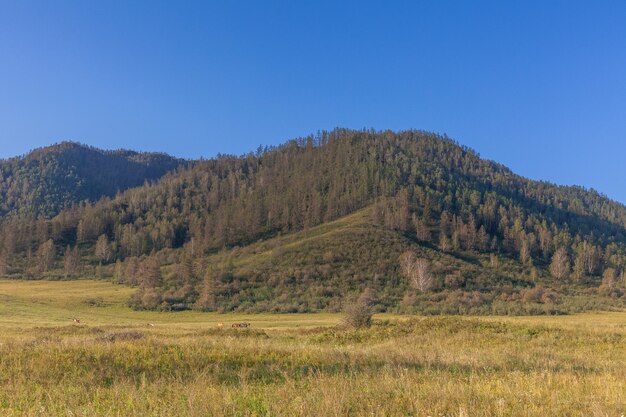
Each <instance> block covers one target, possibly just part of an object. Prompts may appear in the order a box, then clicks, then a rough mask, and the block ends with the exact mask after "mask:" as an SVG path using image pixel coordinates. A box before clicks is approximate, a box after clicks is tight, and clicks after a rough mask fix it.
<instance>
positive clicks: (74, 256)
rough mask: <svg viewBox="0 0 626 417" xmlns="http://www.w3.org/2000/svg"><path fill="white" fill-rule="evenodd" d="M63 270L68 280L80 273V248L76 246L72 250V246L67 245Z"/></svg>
mask: <svg viewBox="0 0 626 417" xmlns="http://www.w3.org/2000/svg"><path fill="white" fill-rule="evenodd" d="M63 270H64V272H65V277H66V278H67V277H70V276H75V275H78V274H79V273H80V255H79V253H78V246H74V248H73V249H72V248H70V245H67V249H65V255H64V257H63Z"/></svg>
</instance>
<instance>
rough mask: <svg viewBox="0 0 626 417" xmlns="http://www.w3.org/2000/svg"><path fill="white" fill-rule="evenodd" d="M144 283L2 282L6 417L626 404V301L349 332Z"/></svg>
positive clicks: (464, 412) (409, 319) (328, 321)
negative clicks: (207, 306) (159, 298)
mask: <svg viewBox="0 0 626 417" xmlns="http://www.w3.org/2000/svg"><path fill="white" fill-rule="evenodd" d="M132 291H133V289H131V288H128V287H125V286H121V285H114V284H111V283H109V282H105V281H90V280H79V281H61V282H54V281H8V280H3V281H0V416H224V415H226V416H353V415H354V416H361V415H363V416H433V417H434V416H459V417H460V416H467V417H470V416H617V417H619V416H622V415H624V414H626V313H624V312H613V313H595V314H580V315H568V316H537V317H444V316H438V317H422V316H398V315H390V314H382V315H375V316H374V323H373V325H372V327H371V328H369V329H361V330H346V329H343V328H342V327H341V326H340V324H341V319H342V317H341V315H339V314H324V313H321V314H249V315H237V314H215V313H198V312H180V313H159V312H143V311H133V310H131V309H130V308H129V307H128V306H127V301H128V298H129V296H130V294H131V293H132ZM74 319H77V320H80V323H75V322H74ZM237 322H249V323H251V327H250V328H249V329H233V328H231V325H232V324H233V323H237ZM218 323H223V324H224V328H219V327H218Z"/></svg>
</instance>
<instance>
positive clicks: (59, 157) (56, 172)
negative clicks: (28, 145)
mask: <svg viewBox="0 0 626 417" xmlns="http://www.w3.org/2000/svg"><path fill="white" fill-rule="evenodd" d="M182 164H183V161H182V160H180V159H177V158H174V157H171V156H169V155H166V154H164V153H142V152H135V151H130V150H112V151H106V150H102V149H98V148H95V147H92V146H88V145H84V144H81V143H78V142H69V141H66V142H61V143H57V144H53V145H50V146H46V147H41V148H37V149H34V150H32V151H30V152H29V153H27V154H25V155H21V156H16V157H12V158H7V159H2V160H0V196H1V197H2V199H1V200H0V201H1V203H0V217H2V216H5V215H16V214H19V215H30V216H35V217H37V216H44V217H52V216H54V215H56V214H58V212H60V211H61V210H62V209H64V208H67V207H69V206H70V205H72V204H76V203H79V202H81V201H83V200H89V201H92V202H93V201H97V200H99V199H100V198H102V197H113V196H114V195H115V194H116V193H117V192H118V191H123V190H125V189H128V188H131V187H133V186H138V185H141V184H143V183H144V182H145V181H146V180H155V179H157V178H159V177H161V176H162V175H164V174H165V173H166V172H168V171H170V170H173V169H175V168H177V167H178V166H180V165H182Z"/></svg>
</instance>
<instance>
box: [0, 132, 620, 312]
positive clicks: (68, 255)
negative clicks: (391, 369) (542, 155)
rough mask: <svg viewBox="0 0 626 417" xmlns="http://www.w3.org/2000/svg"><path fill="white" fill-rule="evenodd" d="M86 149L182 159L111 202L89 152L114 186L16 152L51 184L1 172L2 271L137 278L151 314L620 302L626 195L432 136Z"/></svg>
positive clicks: (330, 136) (570, 307)
mask: <svg viewBox="0 0 626 417" xmlns="http://www.w3.org/2000/svg"><path fill="white" fill-rule="evenodd" d="M65 146H67V147H68V148H70V149H73V148H75V147H77V145H74V144H69V145H65ZM96 154H97V155H101V156H98V157H95V156H94V158H95V159H97V160H100V159H98V158H101V157H104V156H106V157H110V158H113V157H116V158H117V159H115V160H116V161H119V160H120V159H123V160H127V161H133V162H136V163H137V164H139V165H141V164H142V162H143V163H144V165H143V166H145V167H150V166H153V163H155V164H156V165H158V166H159V168H161V169H162V170H165V168H168V169H171V168H174V167H177V166H178V167H179V168H178V169H176V170H175V171H172V172H170V173H168V174H166V175H165V176H163V177H161V178H160V179H159V180H157V181H152V182H147V183H146V184H144V185H143V186H141V187H137V188H131V189H128V190H126V191H123V192H121V193H119V194H117V195H115V197H112V198H109V197H111V196H112V195H113V194H114V192H115V191H116V190H122V189H124V188H127V187H123V186H121V185H120V183H119V182H118V183H114V182H113V181H110V180H109V177H108V175H109V174H107V173H105V172H104V171H106V170H109V171H111V170H112V169H111V168H110V167H108V168H107V167H104V165H95V163H94V162H93V161H90V162H89V163H88V164H87V165H86V166H87V168H86V171H85V172H80V173H78V177H80V178H90V179H91V180H92V183H93V184H95V183H98V184H104V183H107V185H108V186H109V187H110V188H108V189H106V188H97V186H92V185H89V184H91V183H87V182H86V181H84V182H83V181H78V182H76V180H75V178H77V177H76V176H70V177H69V178H67V181H64V180H63V179H62V178H59V177H54V174H49V173H48V171H44V170H43V167H44V166H48V165H46V164H41V163H40V164H28V163H27V162H28V161H27V160H26V159H24V158H22V159H15V160H10V161H8V162H7V163H6V164H7V166H13V168H11V169H13V170H15V172H24V171H25V170H27V171H26V172H36V174H33V175H34V176H35V177H36V178H40V182H39V186H40V187H41V189H43V190H45V192H44V191H41V190H39V189H38V188H32V187H31V188H28V187H26V188H28V190H29V191H27V192H25V191H24V190H25V186H24V185H21V189H22V192H21V193H20V192H14V193H13V194H12V193H9V192H8V191H5V190H17V189H19V188H20V186H19V185H15V184H16V180H11V178H12V177H16V175H15V174H11V172H12V171H10V169H9V168H6V167H5V168H1V169H2V170H3V171H2V172H3V174H2V179H3V183H2V184H7V185H2V187H3V188H1V189H2V190H3V191H2V193H3V194H2V195H3V196H4V195H18V196H19V198H17V199H16V198H13V199H10V200H7V199H6V198H4V199H3V200H2V205H3V210H5V211H6V212H14V213H17V214H27V215H22V216H19V215H16V216H10V217H9V218H5V220H4V221H3V222H2V225H1V228H0V248H1V249H0V274H4V275H6V276H9V277H16V278H18V277H19V278H31V279H32V278H41V277H47V278H52V279H55V278H56V279H61V278H65V279H67V278H73V277H81V276H94V275H95V276H98V277H102V278H108V279H113V280H115V281H116V282H120V283H125V284H129V285H133V286H136V287H137V292H136V294H135V296H134V297H133V299H132V300H131V301H130V303H131V304H132V305H133V306H134V307H135V308H138V309H161V310H180V309H188V308H195V309H200V310H205V311H231V310H238V311H280V312H287V311H318V310H338V309H340V308H341V305H342V303H343V302H344V300H347V299H350V297H354V296H356V295H357V294H360V293H361V292H362V291H363V290H364V289H366V288H367V291H368V294H371V297H372V299H373V301H372V302H373V303H374V304H375V305H376V306H377V308H378V309H379V310H381V311H383V310H387V311H389V310H390V311H420V312H427V313H509V314H511V313H514V314H516V313H558V312H565V311H575V310H580V309H590V308H614V307H623V306H624V304H625V301H626V297H624V294H625V290H624V286H625V284H626V272H625V271H626V207H624V206H623V205H621V204H619V203H616V202H614V201H611V200H610V199H608V198H606V197H605V196H603V195H601V194H599V193H597V192H595V191H593V190H586V189H583V188H580V187H558V186H555V185H552V184H549V183H546V182H537V181H530V180H527V179H525V178H522V177H520V176H518V175H515V174H514V173H512V172H511V171H510V170H508V169H507V168H505V167H504V166H502V165H499V164H497V163H494V162H491V161H486V160H483V159H481V158H480V156H479V155H478V154H477V153H476V152H474V151H472V150H471V149H468V148H466V147H463V146H461V145H459V144H458V143H456V142H454V141H452V140H450V139H448V138H446V137H441V136H439V135H436V134H431V133H427V132H422V131H404V132H398V133H394V132H391V131H384V132H376V131H353V130H345V129H337V130H334V131H332V132H320V133H318V134H317V135H312V136H309V137H306V138H300V139H297V140H292V141H289V142H287V143H285V144H284V145H281V146H278V147H273V148H268V147H266V148H262V147H260V148H259V149H257V151H256V152H254V153H250V154H247V155H243V156H239V157H236V156H227V155H226V156H223V155H221V156H218V157H217V158H214V159H211V160H206V161H194V162H189V163H187V164H185V165H184V166H183V165H181V164H180V162H177V161H176V160H173V159H167V158H166V157H165V156H162V155H161V156H158V158H157V157H156V156H154V155H150V156H146V155H145V154H131V153H102V152H96ZM154 158H156V159H157V160H158V161H159V162H160V163H156V162H155V159H154ZM40 159H42V158H40ZM147 160H149V161H151V162H150V163H146V161H147ZM117 163H119V162H117ZM103 164H104V163H103ZM168 164H169V165H168ZM25 166H27V167H29V168H24V167H25ZM49 166H53V167H54V166H57V165H55V164H50V165H49ZM145 169H146V170H147V169H148V168H145ZM115 170H116V171H118V174H120V169H118V168H115ZM162 170H155V171H154V172H153V173H154V177H159V175H157V174H159V173H162ZM93 171H95V172H93ZM157 171H158V172H157ZM50 172H56V171H55V169H52V171H50ZM122 172H128V171H122ZM133 172H136V171H133ZM142 172H143V174H144V177H146V172H148V171H142ZM7 173H8V174H7ZM131 176H132V175H130V174H129V175H125V177H131ZM50 177H53V178H54V183H55V184H56V185H53V186H51V188H50V189H48V188H47V187H48V186H47V185H46V184H48V183H47V181H49V178H50ZM22 178H25V179H22V180H21V181H28V178H29V175H27V174H23V176H22ZM96 179H97V180H99V181H101V182H98V181H97V180H96ZM50 181H51V180H50ZM120 181H121V180H120ZM142 182H143V179H142ZM129 183H130V182H127V183H125V184H129ZM102 187H104V185H103V186H102ZM113 188H115V190H114V189H113ZM51 190H55V191H54V192H51ZM56 190H58V191H56ZM88 192H90V193H91V194H88ZM96 194H99V195H100V196H104V197H103V198H101V199H99V200H98V201H94V202H87V203H82V204H73V205H72V204H71V203H72V202H76V201H80V200H83V199H85V198H86V199H88V200H92V201H93V200H96V198H95V195H96ZM42 196H45V197H44V201H45V202H43V203H41V202H40V201H39V199H41V198H42ZM46 198H47V199H46ZM24 202H26V203H24ZM35 202H37V203H35ZM22 204H25V205H24V206H22ZM5 207H6V208H5ZM22 207H27V208H25V209H24V210H22ZM61 208H65V209H64V210H61V211H60V212H59V213H58V214H57V215H56V216H54V217H52V218H46V217H45V216H44V217H42V216H39V217H38V218H37V219H36V220H35V219H34V218H33V216H32V215H33V214H35V213H36V214H44V215H46V214H48V215H50V214H53V213H55V211H56V210H59V209H61ZM29 215H30V216H29Z"/></svg>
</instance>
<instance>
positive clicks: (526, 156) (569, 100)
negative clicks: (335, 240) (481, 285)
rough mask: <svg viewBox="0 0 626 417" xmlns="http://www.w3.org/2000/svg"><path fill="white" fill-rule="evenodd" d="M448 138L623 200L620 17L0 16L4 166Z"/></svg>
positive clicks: (304, 6)
mask: <svg viewBox="0 0 626 417" xmlns="http://www.w3.org/2000/svg"><path fill="white" fill-rule="evenodd" d="M337 126H341V127H350V128H363V127H367V128H370V127H373V128H375V129H388V128H389V129H394V130H400V129H407V128H417V129H425V130H431V131H435V132H439V133H446V134H447V135H448V136H450V137H452V138H454V139H456V140H458V141H459V142H461V143H463V144H465V145H468V146H470V147H472V148H474V149H476V150H477V151H478V152H479V153H480V154H481V155H482V156H484V157H486V158H489V159H494V160H497V161H498V162H501V163H503V164H505V165H507V166H509V167H510V168H512V169H513V170H514V171H516V172H517V173H519V174H522V175H524V176H527V177H530V178H534V179H545V180H549V181H552V182H556V183H559V184H579V185H584V186H587V187H593V188H595V189H597V190H599V191H601V192H603V193H605V194H607V195H608V196H610V197H612V198H614V199H617V200H619V201H622V202H626V187H625V186H624V179H625V178H626V175H625V174H626V163H624V157H625V155H626V2H624V1H597V2H591V1H584V2H582V1H581V2H577V1H558V0H550V1H472V2H470V1H406V2H405V1H395V2H390V1H316V2H297V1H282V2H278V1H244V0H241V1H215V2H211V1H198V2H193V1H183V2H173V1H155V0H150V1H147V0H146V1H100V2H96V1H84V0H80V1H68V0H59V1H28V0H25V1H9V0H0V157H7V156H12V155H16V154H22V153H25V152H27V151H28V150H30V149H32V148H35V147H38V146H43V145H47V144H50V143H53V142H58V141H61V140H76V141H80V142H83V143H88V144H91V145H95V146H99V147H103V148H120V147H124V148H133V149H139V150H159V151H165V152H168V153H171V154H174V155H178V156H183V157H191V158H197V157H200V156H204V157H210V156H214V155H215V154H217V153H218V152H222V153H236V154H239V153H244V152H247V151H249V150H253V149H255V148H256V147H257V146H258V145H259V144H278V143H281V142H283V141H285V140H286V139H289V138H293V137H297V136H304V135H307V134H309V133H314V132H316V131H317V130H319V129H332V128H334V127H337Z"/></svg>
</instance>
